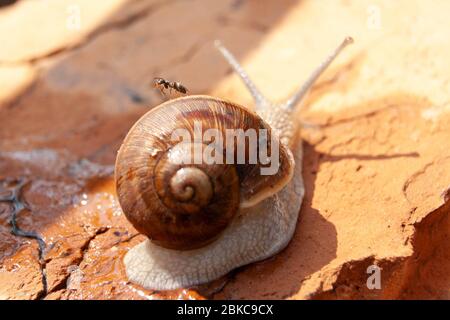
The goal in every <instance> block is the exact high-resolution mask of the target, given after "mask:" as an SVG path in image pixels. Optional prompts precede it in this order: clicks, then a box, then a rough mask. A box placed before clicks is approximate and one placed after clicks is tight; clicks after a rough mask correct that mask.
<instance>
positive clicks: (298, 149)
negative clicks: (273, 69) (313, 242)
mask: <svg viewBox="0 0 450 320" xmlns="http://www.w3.org/2000/svg"><path fill="white" fill-rule="evenodd" d="M349 42H350V38H347V39H346V40H345V41H344V42H343V43H342V44H341V46H339V47H338V48H337V49H336V51H335V52H334V53H333V54H332V55H331V56H330V57H329V58H328V59H327V60H326V61H325V62H324V63H323V64H322V65H321V66H320V67H319V68H318V69H317V70H316V72H315V73H314V74H313V75H312V76H311V77H310V79H309V80H308V82H307V83H306V84H305V85H304V86H303V87H301V88H300V90H299V91H298V92H297V93H296V94H294V95H293V97H292V98H291V99H289V100H288V101H287V102H286V103H284V104H272V103H270V102H269V101H268V100H266V99H265V98H264V97H263V96H262V95H261V94H260V92H259V91H258V90H257V89H256V87H255V86H254V84H253V83H252V82H251V81H250V79H249V78H248V76H247V74H246V73H245V72H244V71H243V70H242V68H241V66H240V65H239V64H238V62H237V61H236V59H235V58H234V57H233V56H232V55H231V53H230V52H229V51H228V50H227V49H225V48H224V47H223V46H221V45H220V44H216V45H217V47H218V49H219V50H220V51H221V53H222V54H223V55H224V56H225V58H226V59H227V61H228V62H229V63H230V65H231V66H232V67H233V68H234V70H235V71H236V72H237V73H238V74H239V76H240V77H241V78H242V80H243V81H244V83H245V84H246V85H247V87H248V89H249V91H250V92H251V94H252V95H253V97H254V99H255V101H256V113H254V112H252V111H250V110H249V109H247V108H245V107H242V106H239V105H237V104H235V103H232V102H229V101H226V100H223V99H219V98H214V97H209V96H187V97H183V98H178V99H175V100H170V101H168V102H165V103H163V104H161V105H160V106H158V107H156V108H154V109H152V110H150V111H149V112H148V113H147V114H145V115H144V116H143V117H142V118H141V119H140V120H138V122H137V123H136V124H135V125H134V126H133V127H132V128H131V130H130V131H129V133H128V135H127V137H126V138H125V140H124V142H123V144H122V146H121V148H120V150H119V153H118V156H117V160H116V169H115V179H116V188H117V194H118V198H119V203H120V205H121V207H122V210H123V212H124V213H125V215H126V216H127V218H128V220H129V221H130V222H131V223H132V224H133V225H134V226H135V228H136V229H137V230H138V231H139V232H141V233H143V234H145V235H146V236H147V237H148V239H147V240H145V241H144V242H142V243H140V244H138V245H137V246H136V247H134V248H132V249H131V250H130V251H129V252H128V253H127V254H126V256H125V258H124V263H125V266H126V272H127V275H128V277H129V279H130V280H131V281H133V282H135V283H137V284H140V285H142V286H143V287H145V288H149V289H156V290H169V289H175V288H180V287H189V286H193V285H197V284H201V283H205V282H208V281H211V280H214V279H217V278H219V277H220V276H222V275H224V274H226V273H228V272H229V271H231V270H233V269H235V268H237V267H239V266H242V265H246V264H249V263H252V262H255V261H260V260H263V259H265V258H268V257H270V256H272V255H274V254H276V253H278V252H279V251H280V250H282V249H283V248H284V247H285V246H286V245H287V244H288V243H289V241H290V239H291V238H292V236H293V233H294V231H295V227H296V223H297V218H298V214H299V211H300V207H301V203H302V199H303V196H304V186H303V179H302V172H301V163H302V141H301V139H299V137H298V133H299V125H298V123H297V122H296V121H295V117H294V115H295V113H296V109H295V106H296V105H298V102H299V101H300V100H301V99H302V98H303V96H304V95H305V93H306V92H307V89H309V87H310V86H311V85H312V83H314V81H315V80H316V79H317V78H318V76H319V75H320V74H321V72H322V71H323V70H324V69H325V68H326V67H327V66H328V65H329V64H330V63H331V61H332V60H333V59H334V57H336V56H337V54H338V53H339V52H340V50H341V49H342V48H343V47H344V46H345V45H346V44H348V43H349ZM198 123H199V124H200V125H201V127H202V128H207V129H208V128H214V129H215V130H217V131H218V132H219V133H225V132H226V131H227V130H231V129H233V130H239V129H240V130H243V131H245V130H254V131H255V132H256V133H257V136H258V139H259V140H258V141H261V140H260V133H262V132H266V131H267V132H268V136H267V137H266V138H265V140H264V142H265V144H266V145H267V146H270V147H272V149H270V150H271V155H273V153H272V150H277V151H278V153H277V154H276V158H275V159H276V160H277V163H278V166H277V170H276V171H275V172H273V174H271V175H266V174H262V172H263V170H264V169H267V162H265V161H263V160H264V159H263V160H261V159H258V161H256V162H251V163H249V161H247V162H245V163H233V164H230V163H220V162H219V163H216V162H211V163H210V162H208V161H206V162H205V161H204V160H205V159H204V158H202V160H203V161H199V162H195V161H194V162H192V157H194V158H195V157H196V155H199V154H201V155H204V153H199V152H198V150H202V149H203V147H205V146H206V147H208V146H211V145H213V146H216V145H217V143H218V140H217V137H216V138H214V139H210V140H208V141H206V142H205V141H204V140H196V139H194V140H190V142H189V143H180V141H179V140H175V141H174V140H173V133H174V132H176V131H177V129H179V128H180V127H181V128H184V129H186V130H187V132H188V133H194V136H195V131H196V124H198ZM264 130H265V131H264ZM202 137H203V138H204V136H202ZM237 145H238V146H239V143H238V144H237ZM241 145H242V144H241ZM243 145H244V149H243V150H244V151H245V152H244V154H245V157H246V160H248V158H249V157H250V155H251V154H252V152H254V151H255V150H256V149H255V150H252V149H250V147H251V145H250V144H248V145H247V144H246V142H245V140H244V142H243ZM261 146H263V145H261V144H259V145H258V148H261ZM200 147H201V148H200ZM199 148H200V149H199ZM213 149H214V148H213ZM220 150H222V149H220V148H218V149H214V151H215V152H214V155H215V156H217V155H218V153H220V152H221V151H220ZM257 150H258V151H260V149H257ZM234 151H236V150H234ZM233 154H234V158H233V160H236V152H234V153H233ZM180 159H183V160H184V161H180ZM227 159H228V158H227ZM271 160H273V159H271Z"/></svg>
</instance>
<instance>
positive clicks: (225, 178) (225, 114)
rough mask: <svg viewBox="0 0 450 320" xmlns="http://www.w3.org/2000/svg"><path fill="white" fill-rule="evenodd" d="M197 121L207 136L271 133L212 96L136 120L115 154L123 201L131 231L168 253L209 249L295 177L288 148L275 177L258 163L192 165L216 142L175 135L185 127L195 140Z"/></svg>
mask: <svg viewBox="0 0 450 320" xmlns="http://www.w3.org/2000/svg"><path fill="white" fill-rule="evenodd" d="M198 123H200V124H201V127H202V128H203V131H205V130H207V129H208V128H215V129H218V130H219V131H220V132H222V133H223V134H224V135H225V130H226V129H243V130H247V129H249V128H252V129H255V130H260V129H267V130H268V131H270V127H269V126H268V125H267V124H266V123H265V122H264V121H263V120H262V119H261V118H260V117H259V116H257V115H256V114H254V113H252V112H250V111H248V110H247V109H245V108H243V107H241V106H238V105H236V104H233V103H230V102H227V101H224V100H221V99H217V98H212V97H207V96H189V97H185V98H179V99H175V100H171V101H168V102H166V103H163V104H162V105H160V106H158V107H156V108H154V109H152V110H151V111H149V112H148V113H146V114H145V115H144V116H143V117H142V118H141V119H140V120H138V122H137V123H136V124H135V125H134V126H133V128H132V129H131V130H130V131H129V133H128V135H127V137H126V138H125V140H124V142H123V144H122V146H121V148H120V150H119V153H118V155H117V159H116V171H115V179H116V189H117V195H118V199H119V203H120V205H121V207H122V210H123V212H124V213H125V215H126V217H127V218H128V220H129V221H130V222H131V223H132V224H133V226H134V227H135V228H136V229H137V230H138V231H139V232H140V233H143V234H145V235H146V236H147V237H148V238H149V239H150V240H151V241H152V242H154V243H156V244H158V245H160V246H162V247H165V248H170V249H176V250H190V249H195V248H198V247H201V246H204V245H206V244H207V243H209V242H211V241H213V240H214V239H216V238H217V237H218V236H220V234H221V231H223V230H224V229H225V228H226V227H227V225H228V224H229V223H230V222H231V221H232V220H233V218H234V217H235V215H236V213H237V212H238V209H239V207H240V206H241V205H242V203H243V201H246V200H249V199H253V198H258V197H261V195H264V194H266V193H273V192H276V191H277V190H279V188H278V189H277V186H278V185H280V184H281V183H285V182H284V180H286V181H287V180H289V179H290V177H291V176H290V173H291V171H292V168H290V167H289V164H290V163H289V161H288V160H289V159H290V157H291V154H290V152H289V151H288V150H287V148H284V147H283V146H281V149H280V150H281V153H280V158H281V160H282V161H281V162H280V163H281V166H280V170H279V173H278V174H277V175H276V176H261V175H260V174H259V168H260V164H258V163H256V164H238V165H236V164H234V163H232V164H227V163H223V164H222V163H210V162H205V161H199V162H196V161H192V160H195V159H196V155H198V154H199V152H200V153H201V152H202V150H204V147H206V146H207V145H208V144H209V143H211V142H214V140H211V141H203V140H201V141H196V140H192V141H190V142H189V143H184V142H183V143H180V141H179V140H176V139H173V132H175V131H176V130H177V129H180V128H183V129H187V131H188V132H190V133H192V136H195V133H194V130H196V129H195V125H196V124H198ZM202 137H203V136H202ZM201 147H203V148H201ZM199 150H200V151H199ZM216 152H217V151H216ZM219 152H220V151H219ZM221 152H223V151H221ZM247 153H248V150H247ZM202 155H203V154H200V156H202ZM187 160H189V161H187Z"/></svg>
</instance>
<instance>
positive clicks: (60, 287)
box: [45, 227, 110, 296]
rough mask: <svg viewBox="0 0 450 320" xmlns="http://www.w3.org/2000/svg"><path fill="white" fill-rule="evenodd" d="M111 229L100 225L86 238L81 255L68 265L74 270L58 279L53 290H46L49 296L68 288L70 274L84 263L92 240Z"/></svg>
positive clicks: (81, 248)
mask: <svg viewBox="0 0 450 320" xmlns="http://www.w3.org/2000/svg"><path fill="white" fill-rule="evenodd" d="M109 230H110V227H100V228H98V229H97V230H95V232H94V233H93V234H92V235H90V236H89V237H88V239H86V241H85V242H84V243H83V245H82V246H81V247H80V248H79V250H80V251H81V252H82V255H81V257H80V258H79V259H76V260H74V263H73V264H72V265H70V266H68V267H67V268H68V269H69V268H70V267H71V268H73V270H72V271H69V272H67V274H66V275H65V276H64V277H63V278H62V279H61V280H60V281H58V283H57V284H55V285H54V286H53V288H52V289H51V290H48V291H46V292H45V296H48V295H49V294H51V293H54V292H56V291H59V290H66V289H67V283H68V280H69V278H70V276H71V275H72V273H73V271H75V270H77V269H78V268H79V266H80V265H81V264H82V263H83V261H84V258H85V255H86V252H87V251H88V249H89V246H90V244H91V242H92V241H94V240H95V238H96V237H97V236H98V235H101V234H104V233H106V232H108V231H109ZM52 260H53V259H50V260H48V261H47V263H49V262H50V261H52Z"/></svg>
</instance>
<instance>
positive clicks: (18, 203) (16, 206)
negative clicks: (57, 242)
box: [0, 178, 47, 300]
mask: <svg viewBox="0 0 450 320" xmlns="http://www.w3.org/2000/svg"><path fill="white" fill-rule="evenodd" d="M3 183H5V184H6V185H7V188H8V187H9V189H10V190H8V191H9V192H8V191H7V192H3V195H1V196H0V202H8V203H11V204H12V206H13V212H12V214H11V218H10V221H9V222H10V224H11V233H12V234H13V235H15V236H18V237H23V238H28V239H33V240H36V241H37V242H38V245H39V247H38V256H39V265H40V271H41V276H42V286H43V291H42V292H41V293H39V294H38V296H37V299H38V300H39V299H42V298H43V297H44V296H45V295H46V294H47V275H46V262H45V260H44V258H43V256H44V251H45V248H46V243H45V241H44V239H43V238H42V237H41V236H40V235H39V234H38V233H37V232H36V231H34V230H32V231H27V230H22V229H21V228H20V227H19V225H18V224H17V216H18V215H19V214H20V213H21V212H22V211H24V210H28V211H31V209H30V207H29V205H28V204H27V203H26V201H25V200H24V199H23V197H22V193H23V189H24V188H25V187H26V186H27V185H29V183H30V181H28V180H25V179H24V178H18V179H6V180H4V181H3Z"/></svg>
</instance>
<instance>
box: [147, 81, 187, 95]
mask: <svg viewBox="0 0 450 320" xmlns="http://www.w3.org/2000/svg"><path fill="white" fill-rule="evenodd" d="M153 86H154V87H155V88H158V89H159V90H160V91H161V93H162V94H164V95H165V93H164V90H167V89H169V90H170V93H172V89H173V90H175V91H177V92H179V93H181V94H186V93H187V92H188V89H186V87H185V86H183V85H182V84H181V83H179V82H176V81H167V80H165V79H163V78H154V79H153Z"/></svg>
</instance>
